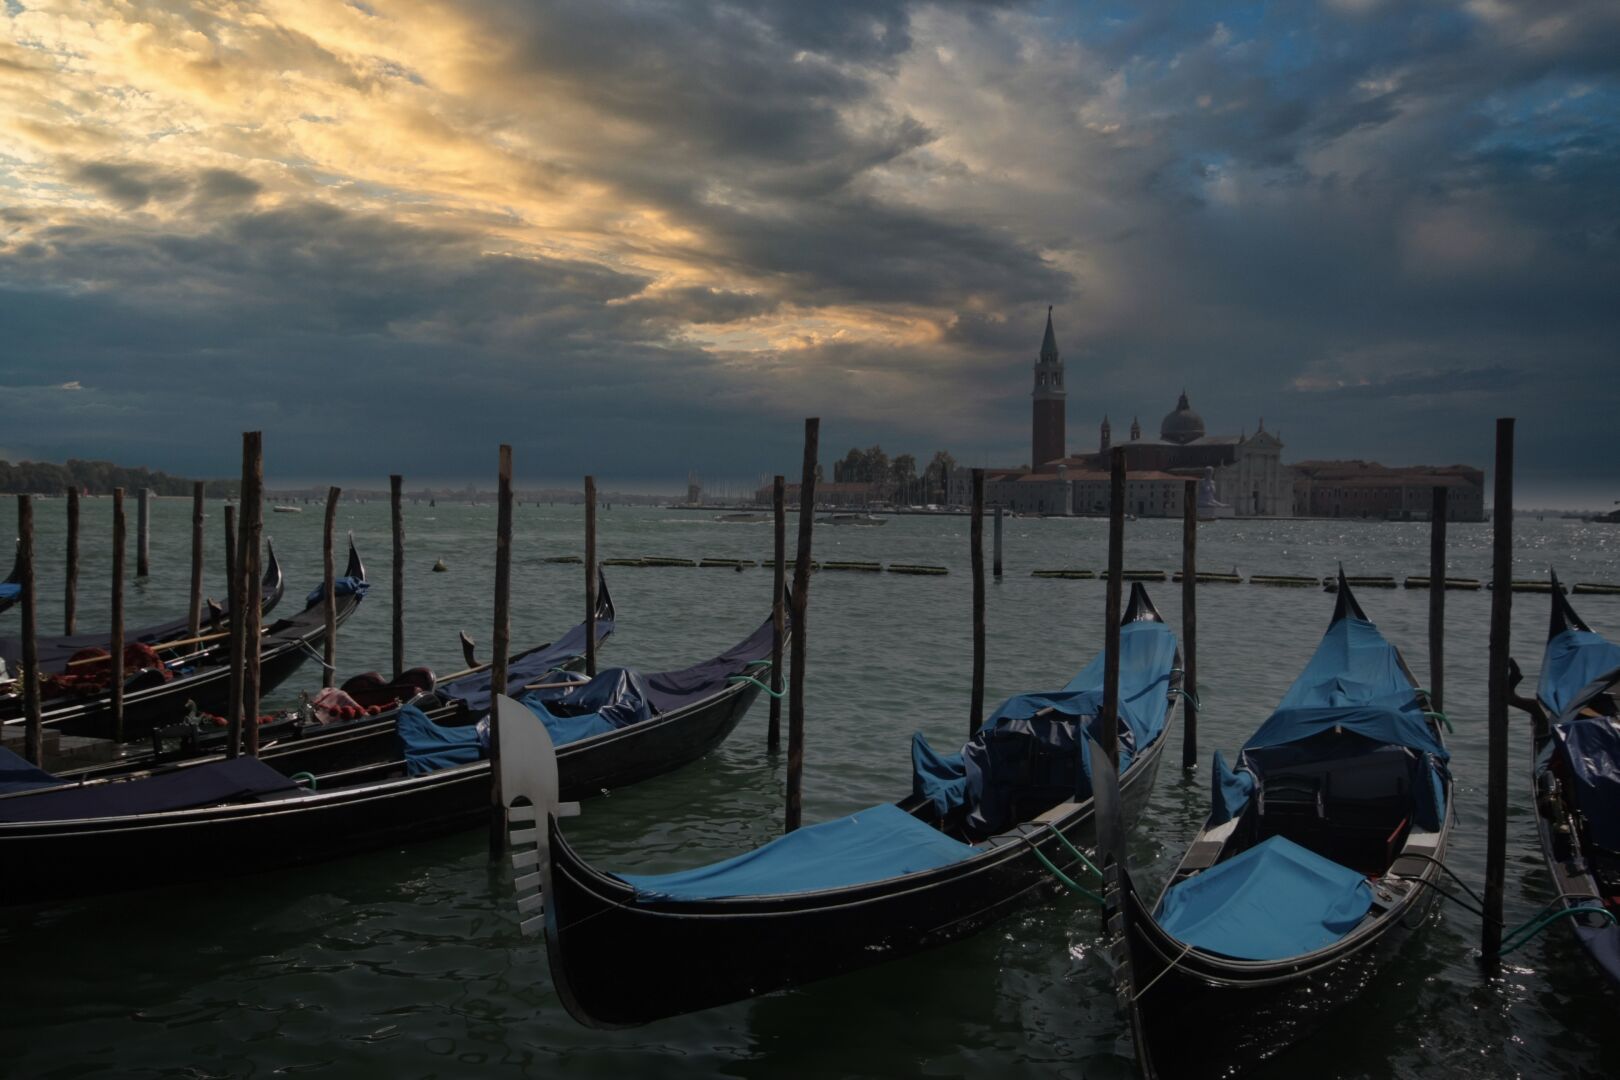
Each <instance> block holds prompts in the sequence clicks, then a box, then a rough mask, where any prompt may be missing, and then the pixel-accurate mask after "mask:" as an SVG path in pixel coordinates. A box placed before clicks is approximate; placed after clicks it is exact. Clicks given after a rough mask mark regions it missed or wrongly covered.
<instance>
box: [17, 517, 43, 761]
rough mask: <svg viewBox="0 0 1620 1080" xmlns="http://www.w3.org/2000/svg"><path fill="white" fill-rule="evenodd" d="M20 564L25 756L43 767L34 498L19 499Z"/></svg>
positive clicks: (18, 559) (18, 558)
mask: <svg viewBox="0 0 1620 1080" xmlns="http://www.w3.org/2000/svg"><path fill="white" fill-rule="evenodd" d="M17 556H18V557H17V561H18V562H20V563H22V681H23V715H24V716H25V717H26V719H25V721H24V723H25V724H26V725H27V726H26V727H25V728H24V729H23V756H24V757H26V758H27V759H28V760H29V761H31V762H33V763H34V764H35V765H42V764H44V762H43V761H42V760H41V759H42V758H43V757H44V754H45V727H44V723H43V720H42V718H41V713H40V704H39V637H38V634H39V594H38V593H37V592H36V591H35V588H34V499H33V496H31V495H19V496H17Z"/></svg>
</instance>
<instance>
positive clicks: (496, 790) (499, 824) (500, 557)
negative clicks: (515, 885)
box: [489, 443, 545, 856]
mask: <svg viewBox="0 0 1620 1080" xmlns="http://www.w3.org/2000/svg"><path fill="white" fill-rule="evenodd" d="M497 484H498V490H499V494H498V496H497V498H496V512H495V630H494V634H493V636H494V639H495V642H494V646H493V647H494V649H495V655H494V657H493V658H492V659H491V661H490V665H489V693H490V697H489V710H490V717H489V794H490V803H489V853H490V854H491V855H492V856H493V855H499V854H501V853H502V852H504V851H505V850H506V801H505V799H503V798H502V796H501V738H500V725H498V724H497V723H495V698H496V696H497V695H499V694H504V693H506V662H507V659H508V658H509V657H510V655H511V652H512V617H511V602H512V448H511V447H510V446H507V445H506V444H505V443H502V444H501V453H500V464H499V478H498V481H497ZM540 824H541V825H542V827H543V826H544V824H545V823H544V822H541V823H540Z"/></svg>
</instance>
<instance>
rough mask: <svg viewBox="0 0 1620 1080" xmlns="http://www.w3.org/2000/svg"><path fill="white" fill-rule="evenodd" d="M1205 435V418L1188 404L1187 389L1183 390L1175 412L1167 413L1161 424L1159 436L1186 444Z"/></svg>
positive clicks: (1168, 440)
mask: <svg viewBox="0 0 1620 1080" xmlns="http://www.w3.org/2000/svg"><path fill="white" fill-rule="evenodd" d="M1203 437H1204V418H1203V417H1202V416H1199V415H1198V414H1197V413H1196V412H1194V411H1193V407H1192V406H1191V405H1189V404H1187V391H1185V390H1183V391H1182V392H1181V400H1180V401H1177V402H1176V408H1175V411H1174V412H1171V413H1169V414H1167V415H1166V416H1165V418H1164V423H1163V424H1161V425H1159V438H1161V439H1163V440H1164V441H1165V442H1172V443H1181V444H1183V445H1184V444H1186V443H1190V442H1192V441H1193V440H1194V439H1202V438H1203Z"/></svg>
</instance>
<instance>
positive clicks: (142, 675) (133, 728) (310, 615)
mask: <svg viewBox="0 0 1620 1080" xmlns="http://www.w3.org/2000/svg"><path fill="white" fill-rule="evenodd" d="M276 574H277V577H278V579H279V577H280V570H279V568H278V569H277V570H276ZM266 577H267V579H268V574H267V575H266ZM321 588H322V586H316V589H315V591H314V592H312V593H310V595H309V597H308V599H307V600H306V602H305V606H304V610H303V611H301V612H299V613H298V614H297V615H294V616H293V617H291V618H288V619H279V620H277V621H276V622H274V623H271V624H269V625H268V626H266V627H265V628H264V631H263V636H262V637H261V639H260V641H261V644H260V650H259V689H260V692H261V693H268V692H269V691H271V690H273V689H275V688H276V687H277V686H279V685H281V683H282V682H284V681H285V680H286V679H287V678H288V677H289V676H290V675H292V673H293V672H295V671H297V670H298V669H299V668H300V667H301V666H302V665H303V664H304V662H305V661H306V660H308V659H310V658H311V657H314V658H315V660H316V662H317V663H319V662H320V659H321V646H322V645H323V643H324V642H325V640H326V622H325V612H324V609H323V607H322V604H321ZM367 588H369V584H368V583H367V581H366V569H365V566H364V565H363V564H362V563H361V561H360V553H359V552H358V551H356V550H355V547H354V540H353V538H352V537H351V538H350V541H349V561H348V565H347V567H346V569H345V570H344V572H343V576H342V577H340V578H338V579H337V584H336V588H335V589H334V591H335V592H336V593H337V605H336V606H337V625H339V626H342V625H343V624H344V623H345V622H346V621H347V620H348V618H349V616H350V615H352V614H354V611H355V609H356V608H357V607H358V606H359V604H360V600H361V598H362V597H363V596H364V595H365V593H366V589H367ZM182 633H183V631H182ZM186 648H189V649H192V650H194V651H190V652H185V653H183V654H182V655H180V656H173V657H170V658H168V659H164V658H162V657H161V656H157V655H156V654H155V653H153V651H152V650H151V649H150V648H148V650H147V651H148V653H149V654H150V656H149V659H148V660H147V661H146V662H145V664H143V665H142V666H140V667H137V666H135V665H133V664H131V663H130V662H129V658H130V656H131V650H130V648H129V647H126V650H125V658H126V659H125V680H124V731H123V736H124V738H125V739H126V740H140V739H145V738H147V737H148V736H149V735H150V734H151V731H152V728H153V726H154V725H156V724H159V723H165V722H173V721H174V720H175V718H177V717H179V716H181V715H183V714H184V712H185V708H184V706H185V704H186V703H187V702H190V703H192V704H193V705H195V707H196V708H197V709H199V710H201V711H203V712H215V713H224V712H225V711H226V710H227V708H228V705H229V700H230V676H231V673H230V663H229V653H230V643H229V641H228V639H227V638H226V637H224V636H213V635H211V636H210V640H208V641H206V642H201V643H198V644H196V645H191V646H186ZM22 712H23V706H22V694H21V693H20V689H19V692H16V693H13V694H11V695H8V696H6V697H4V698H0V717H4V723H5V724H7V725H20V724H22V723H24V722H25V718H24V717H23V715H22ZM43 722H44V725H45V727H47V728H50V729H52V730H55V731H59V732H61V733H62V734H64V735H87V736H93V737H96V738H103V739H107V738H112V737H113V736H114V735H115V733H116V732H115V728H114V723H113V715H112V696H111V694H110V693H108V692H106V691H105V690H102V691H100V692H95V693H93V694H91V695H90V696H79V695H78V694H76V693H73V692H72V691H70V690H69V691H63V692H60V693H57V694H55V695H52V696H47V698H46V699H45V701H44V711H43Z"/></svg>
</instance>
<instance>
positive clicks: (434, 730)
mask: <svg viewBox="0 0 1620 1080" xmlns="http://www.w3.org/2000/svg"><path fill="white" fill-rule="evenodd" d="M394 732H395V734H396V735H398V737H399V744H400V752H401V755H402V756H403V757H404V759H405V771H406V772H408V773H409V774H410V775H412V776H424V775H426V774H427V773H430V772H435V771H437V770H439V769H448V768H451V767H452V766H455V765H470V764H472V763H473V762H475V761H478V760H480V759H482V758H483V757H484V756H486V755H487V754H488V753H489V721H488V720H487V719H484V720H480V721H479V722H478V723H476V724H456V725H445V724H435V723H434V722H433V721H432V720H430V719H428V714H427V713H425V712H423V711H422V710H421V709H419V708H417V707H416V706H415V705H404V706H401V707H400V710H399V718H398V720H396V721H395V723H394Z"/></svg>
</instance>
